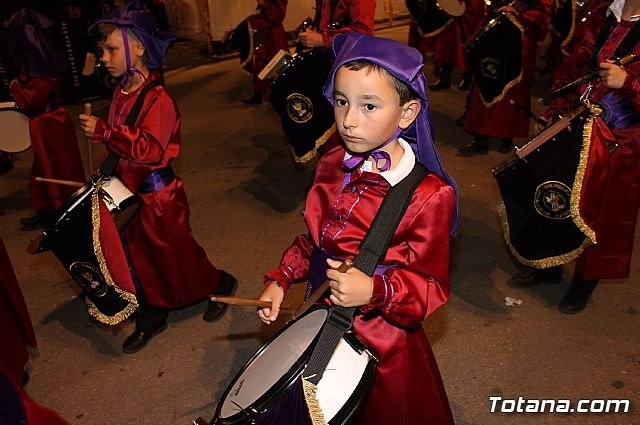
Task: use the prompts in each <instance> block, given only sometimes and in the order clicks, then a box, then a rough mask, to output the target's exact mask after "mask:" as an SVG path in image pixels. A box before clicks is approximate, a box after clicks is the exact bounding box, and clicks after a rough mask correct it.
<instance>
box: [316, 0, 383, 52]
mask: <svg viewBox="0 0 640 425" xmlns="http://www.w3.org/2000/svg"><path fill="white" fill-rule="evenodd" d="M331 3H333V2H332V1H331V0H316V11H318V10H319V11H320V16H319V17H316V20H315V22H314V25H315V27H316V30H317V31H318V32H319V33H321V34H322V38H323V39H324V45H325V47H327V48H331V41H332V40H333V37H335V35H336V34H338V33H341V32H346V31H356V32H361V33H363V34H370V35H373V31H374V28H373V25H374V22H375V17H376V0H337V2H336V6H335V8H334V12H333V16H332V15H331ZM333 23H338V26H339V28H338V29H335V30H333V29H329V25H331V24H333Z"/></svg>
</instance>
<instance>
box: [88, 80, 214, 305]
mask: <svg viewBox="0 0 640 425" xmlns="http://www.w3.org/2000/svg"><path fill="white" fill-rule="evenodd" d="M152 75H153V74H152ZM151 78H153V77H151ZM145 84H146V83H145ZM139 93H140V88H138V89H137V90H135V91H133V92H131V93H128V94H124V93H122V92H121V91H120V88H119V87H118V88H116V90H115V92H114V95H113V98H112V101H111V105H110V107H109V117H108V121H107V122H105V121H104V120H102V119H99V120H98V123H97V125H96V129H95V132H94V134H93V137H92V140H93V141H94V142H95V143H104V144H105V145H106V146H107V151H110V150H112V151H114V152H115V153H117V154H118V155H119V156H120V160H119V162H118V167H117V168H116V175H118V176H119V177H120V179H121V180H122V182H123V183H124V184H125V186H127V188H128V189H129V190H130V191H131V192H134V193H135V192H137V189H138V188H139V187H140V185H141V183H142V182H143V180H144V179H145V178H146V177H147V176H149V175H150V174H151V173H152V172H153V171H154V170H159V169H162V168H165V167H167V166H169V164H170V163H171V161H173V160H174V159H175V158H176V157H177V156H178V152H179V150H180V143H181V142H180V122H181V120H180V113H179V112H178V107H177V105H176V103H175V101H174V99H173V98H172V97H171V96H170V95H169V94H168V93H167V91H166V90H165V88H164V87H162V86H158V87H155V88H153V89H152V90H151V91H150V92H149V93H148V94H147V97H146V99H145V101H144V104H143V107H142V111H141V113H140V116H139V117H138V120H137V122H136V125H135V126H133V127H128V126H125V125H124V121H125V119H126V117H127V114H128V113H129V111H130V110H131V108H132V106H133V104H134V102H135V100H136V99H137V97H138V94H139ZM141 198H142V207H141V208H140V211H139V212H138V213H137V214H136V215H135V216H134V218H133V219H132V220H131V222H130V223H129V224H127V226H126V227H125V228H124V229H123V240H124V242H125V246H126V251H127V254H128V256H129V259H130V260H131V263H132V265H133V269H134V271H135V276H136V278H137V280H138V281H139V284H140V286H141V288H142V290H143V292H144V294H145V297H146V299H147V300H148V302H149V303H150V304H151V305H152V306H155V307H166V308H180V307H184V306H186V305H188V304H191V303H193V302H197V301H201V300H203V299H204V298H205V297H206V296H207V295H208V294H209V293H210V292H212V291H213V290H214V289H215V287H216V285H217V282H218V281H219V280H220V273H219V272H218V270H217V269H216V268H215V267H214V266H213V264H211V262H210V261H209V259H208V258H207V254H206V253H205V251H204V249H203V248H202V247H201V246H200V245H199V244H198V243H197V242H196V240H195V239H194V238H193V235H192V232H191V227H190V226H189V204H188V202H187V196H186V193H185V191H184V188H183V185H182V180H181V179H180V178H179V177H176V178H175V179H174V180H173V182H171V183H170V184H168V185H167V186H166V187H164V188H163V189H160V190H159V191H156V192H152V193H144V194H141Z"/></svg>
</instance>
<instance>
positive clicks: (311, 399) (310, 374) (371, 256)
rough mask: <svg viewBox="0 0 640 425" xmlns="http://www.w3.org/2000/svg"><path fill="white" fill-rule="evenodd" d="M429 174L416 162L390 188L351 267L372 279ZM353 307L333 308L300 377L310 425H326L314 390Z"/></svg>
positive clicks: (349, 323)
mask: <svg viewBox="0 0 640 425" xmlns="http://www.w3.org/2000/svg"><path fill="white" fill-rule="evenodd" d="M428 174H429V171H428V170H427V169H426V168H425V167H424V166H423V165H422V164H420V163H419V162H416V163H415V166H414V167H413V169H412V170H411V172H410V173H409V174H408V175H407V176H406V177H405V178H404V179H403V180H402V181H401V182H400V183H398V184H397V185H395V186H392V187H391V189H389V191H388V192H387V194H386V196H385V197H384V199H383V201H382V204H381V205H380V209H379V210H378V212H377V214H376V216H375V217H374V219H373V222H372V224H371V227H370V228H369V230H368V232H367V234H366V235H365V237H364V238H363V240H362V242H361V243H360V247H359V253H358V255H357V257H356V259H355V261H354V263H353V265H354V267H356V268H358V269H359V270H360V271H362V272H364V273H365V274H367V275H368V276H372V275H373V273H374V270H375V268H376V265H377V264H378V262H379V261H380V260H381V259H382V258H383V256H384V254H385V253H386V251H387V248H388V246H389V244H390V243H391V238H392V237H393V234H394V233H395V231H396V229H397V227H398V225H399V223H400V220H401V219H402V217H403V215H404V213H405V211H406V210H407V208H408V206H409V202H410V200H411V195H412V194H413V192H414V191H415V189H416V188H417V186H418V185H419V184H420V182H421V181H422V180H423V179H424V178H425V177H426V176H427V175H428ZM355 311H356V308H355V307H349V308H347V307H341V306H338V305H334V306H332V307H331V308H330V309H329V315H328V316H327V318H326V320H325V324H324V326H323V327H322V330H321V331H320V335H319V336H318V340H317V343H316V345H315V347H314V349H313V352H312V353H311V357H310V359H309V362H308V364H307V367H306V368H305V370H304V372H303V376H302V385H303V389H304V395H305V399H306V401H307V406H308V408H309V414H310V416H311V420H312V423H313V424H314V425H318V424H326V421H325V419H324V415H323V413H322V410H321V408H320V405H319V402H318V400H317V397H316V392H317V386H318V383H319V382H320V380H321V379H322V376H323V374H324V371H325V369H326V368H327V365H328V364H329V360H330V359H331V356H332V355H333V353H334V352H335V350H336V347H337V346H338V344H339V343H340V341H341V339H342V337H343V336H344V334H345V333H347V332H348V331H349V329H351V326H352V325H353V321H354V314H355Z"/></svg>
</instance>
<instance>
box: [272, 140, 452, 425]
mask: <svg viewBox="0 0 640 425" xmlns="http://www.w3.org/2000/svg"><path fill="white" fill-rule="evenodd" d="M344 153H345V151H344V148H343V147H341V146H338V147H336V148H334V149H332V150H330V151H328V152H327V153H326V154H325V155H324V156H323V157H322V158H321V159H320V162H319V163H318V167H317V171H316V178H315V182H314V184H313V186H312V188H311V190H310V191H309V194H308V195H307V201H306V208H305V211H304V219H305V222H306V224H307V228H308V230H309V233H308V234H306V235H300V236H298V237H297V238H296V239H295V240H294V242H293V244H292V245H291V246H290V247H289V248H288V249H287V250H286V251H285V253H284V255H283V257H282V260H281V263H280V267H279V268H278V269H275V270H272V271H271V272H269V273H267V277H266V278H267V279H268V280H277V281H278V283H279V284H280V285H282V286H283V287H284V288H288V286H289V285H290V284H291V283H292V281H291V278H293V279H295V280H296V281H298V280H303V279H305V278H306V277H307V275H308V272H309V259H310V255H311V250H312V248H313V246H314V245H315V246H318V247H321V248H322V249H323V250H324V251H326V252H327V253H328V254H330V255H332V256H335V257H339V258H355V257H356V255H357V253H358V246H359V244H360V241H361V240H362V238H363V237H364V235H365V234H366V232H367V230H368V229H369V227H370V225H371V222H372V221H373V218H374V216H375V214H376V212H377V211H378V209H379V207H380V204H381V202H382V199H383V197H384V195H385V194H386V193H387V191H388V190H389V188H390V185H389V183H388V182H387V181H386V180H385V179H384V178H383V177H382V176H380V175H379V174H375V173H371V172H363V171H360V170H359V171H356V172H354V173H353V174H352V175H351V177H350V181H349V182H348V183H347V184H346V186H344V187H343V182H344V177H345V175H344V173H343V172H342V171H341V170H342V160H343V158H344ZM454 208H455V194H454V191H453V189H452V188H451V187H450V186H447V185H446V184H445V183H444V182H443V181H442V179H440V178H439V177H438V176H436V175H435V174H430V175H429V176H428V177H427V178H426V179H425V180H424V181H423V182H422V183H421V184H420V185H419V186H418V188H417V190H416V192H415V193H414V194H413V197H412V199H411V203H410V205H409V207H408V209H407V212H406V213H405V215H404V217H403V218H402V220H401V222H400V225H399V227H398V229H397V230H396V232H395V234H394V236H393V239H392V241H391V244H390V246H389V249H388V251H387V253H386V255H385V258H384V260H383V261H382V264H387V265H392V266H394V267H392V268H389V269H387V271H385V272H384V274H383V275H374V279H373V280H374V289H373V296H372V299H371V303H370V304H368V305H366V306H363V307H361V308H360V309H359V311H358V313H357V314H356V317H355V322H354V330H355V332H356V333H357V335H358V336H359V337H360V338H361V339H362V340H363V341H364V343H365V344H366V345H367V347H369V349H370V350H372V351H373V353H374V354H375V355H376V357H377V358H378V361H379V362H378V369H377V371H376V376H375V381H374V384H373V387H372V388H371V391H370V392H369V394H368V395H367V396H366V398H365V400H364V401H363V404H362V406H361V408H360V409H359V411H358V413H357V417H356V420H355V421H354V422H355V423H358V424H363V425H364V424H367V425H377V424H379V425H389V424H394V425H425V424H452V423H453V418H452V415H451V411H450V408H449V403H448V400H447V396H446V392H445V389H444V385H443V383H442V379H441V377H440V372H439V370H438V366H437V364H436V360H435V357H434V355H433V352H432V351H431V346H430V344H429V341H428V339H427V336H426V334H425V332H424V330H423V328H422V326H421V322H422V321H423V320H424V319H425V318H426V317H427V316H428V315H429V314H430V313H432V312H433V311H434V310H435V309H437V308H438V307H440V306H441V305H442V304H444V303H445V302H446V301H447V299H448V297H449V229H450V227H451V222H452V219H453V214H454ZM325 302H329V301H328V299H326V300H325Z"/></svg>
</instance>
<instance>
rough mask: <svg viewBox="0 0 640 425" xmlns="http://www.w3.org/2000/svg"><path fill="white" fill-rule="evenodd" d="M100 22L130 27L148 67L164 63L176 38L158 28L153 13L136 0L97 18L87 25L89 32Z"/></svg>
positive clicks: (155, 67)
mask: <svg viewBox="0 0 640 425" xmlns="http://www.w3.org/2000/svg"><path fill="white" fill-rule="evenodd" d="M100 24H114V25H117V26H119V27H121V28H122V27H125V28H129V29H131V31H133V33H134V34H135V35H136V37H138V38H139V39H140V41H141V42H142V44H143V45H144V48H145V51H146V53H147V67H148V68H149V69H158V68H160V67H161V66H162V65H163V64H164V62H165V60H166V58H167V49H168V48H169V45H170V44H171V43H172V42H173V41H174V40H175V39H176V37H175V36H174V35H173V34H171V33H170V32H167V31H161V30H160V29H158V26H157V25H156V21H155V19H154V18H153V15H152V14H151V13H150V12H149V11H148V10H147V8H146V7H145V6H144V5H143V4H142V3H140V2H139V1H137V0H136V1H132V2H131V3H127V4H124V5H122V6H120V7H118V8H116V9H114V10H112V11H111V12H109V13H108V14H106V15H105V16H104V17H102V18H101V19H98V20H97V21H96V22H94V23H93V25H91V26H90V27H89V31H88V32H89V34H90V35H91V34H93V32H94V31H95V29H96V27H97V26H98V25H100ZM123 38H124V37H123ZM125 41H126V38H125ZM127 59H129V58H127ZM127 63H128V62H127Z"/></svg>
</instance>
